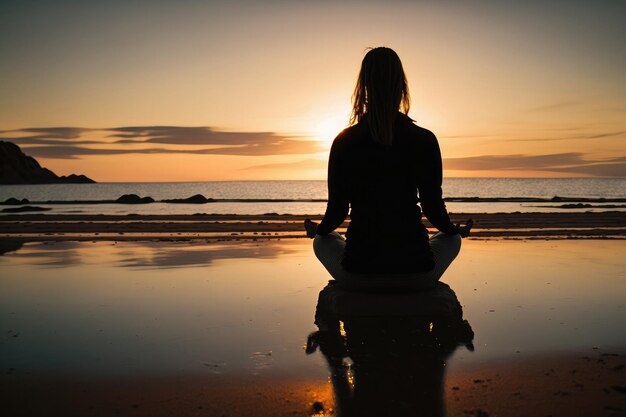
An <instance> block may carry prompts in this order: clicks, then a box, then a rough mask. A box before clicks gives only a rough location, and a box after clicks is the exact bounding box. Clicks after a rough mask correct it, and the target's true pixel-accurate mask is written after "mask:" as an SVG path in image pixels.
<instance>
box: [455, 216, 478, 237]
mask: <svg viewBox="0 0 626 417" xmlns="http://www.w3.org/2000/svg"><path fill="white" fill-rule="evenodd" d="M472 226H474V220H472V219H469V220H467V221H466V222H465V224H464V225H463V226H461V223H457V225H456V228H457V230H458V232H459V234H460V235H461V237H468V236H469V234H470V231H471V230H472Z"/></svg>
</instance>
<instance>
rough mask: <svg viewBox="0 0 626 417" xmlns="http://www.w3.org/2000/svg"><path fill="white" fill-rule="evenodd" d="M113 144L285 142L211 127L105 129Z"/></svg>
mask: <svg viewBox="0 0 626 417" xmlns="http://www.w3.org/2000/svg"><path fill="white" fill-rule="evenodd" d="M107 130H110V131H113V132H115V133H113V134H112V135H109V136H110V137H117V138H123V139H121V140H118V141H116V143H158V144H168V145H254V144H258V143H266V142H276V141H281V140H285V139H287V136H284V135H279V134H277V133H275V132H229V131H221V130H216V129H214V128H211V127H183V126H131V127H119V128H113V129H107Z"/></svg>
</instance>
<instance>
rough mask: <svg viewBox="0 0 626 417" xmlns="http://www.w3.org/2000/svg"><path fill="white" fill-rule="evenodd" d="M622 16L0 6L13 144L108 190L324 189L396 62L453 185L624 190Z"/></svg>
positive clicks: (624, 6) (8, 131)
mask: <svg viewBox="0 0 626 417" xmlns="http://www.w3.org/2000/svg"><path fill="white" fill-rule="evenodd" d="M338 3H340V4H338ZM624 16H626V2H624V1H586V2H577V1H571V2H564V1H563V2H562V1H551V2H545V1H536V2H535V1H531V2H518V1H482V2H479V1H458V2H447V1H438V2H435V1H433V2H417V1H405V2H404V1H363V2H356V1H355V2H336V1H297V0H292V1H237V0H234V1H223V2H209V1H185V0H182V1H181V0H179V1H113V0H110V1H86V0H82V1H54V2H44V1H38V2H33V1H27V0H26V1H24V0H16V1H5V0H0V57H2V58H1V59H0V83H1V84H0V91H1V93H0V139H1V138H4V139H2V140H9V141H12V142H14V143H16V144H18V145H20V146H21V147H22V148H23V150H24V151H25V152H26V153H27V154H29V155H32V156H34V157H36V158H37V159H38V160H39V161H40V163H41V164H42V165H43V166H45V167H47V168H50V169H52V170H53V171H55V172H56V173H57V174H59V175H61V174H63V175H66V174H70V173H77V174H85V175H87V176H89V177H91V178H93V179H95V180H97V181H100V182H107V181H115V182H125V181H203V180H250V179H324V178H325V177H326V160H327V154H328V149H329V146H330V143H331V142H332V140H333V138H334V137H335V136H336V134H337V133H338V132H339V131H340V130H341V129H343V128H344V127H346V126H347V122H348V118H349V113H350V97H351V94H352V90H353V88H354V83H355V81H356V75H357V72H358V69H359V65H360V62H361V59H362V57H363V55H364V52H365V49H366V48H367V47H373V46H388V47H391V48H393V49H395V50H396V51H397V52H398V54H399V55H400V57H401V59H402V61H403V63H404V67H405V70H406V72H407V76H408V80H409V86H410V91H411V96H412V99H413V102H412V103H413V104H412V107H411V111H410V113H409V115H410V116H411V117H412V118H413V119H415V120H416V122H417V123H418V124H419V125H420V126H423V127H426V128H428V129H430V130H432V131H433V132H434V133H435V134H436V135H437V137H438V138H439V141H440V145H441V148H442V154H443V157H444V168H445V171H446V172H445V174H446V175H447V176H487V177H489V176H498V177H513V176H515V177H518V176H531V177H551V176H567V177H571V176H626V142H625V139H626V29H625V28H626V25H624V23H623V20H624Z"/></svg>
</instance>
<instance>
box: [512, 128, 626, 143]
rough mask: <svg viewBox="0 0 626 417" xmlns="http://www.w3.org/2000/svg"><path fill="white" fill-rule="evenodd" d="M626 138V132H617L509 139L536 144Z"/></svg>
mask: <svg viewBox="0 0 626 417" xmlns="http://www.w3.org/2000/svg"><path fill="white" fill-rule="evenodd" d="M620 136H626V130H617V131H613V132H599V133H587V134H580V135H567V136H557V137H553V138H546V137H541V138H521V139H507V141H509V142H534V141H552V140H581V139H582V140H588V139H605V138H614V137H620Z"/></svg>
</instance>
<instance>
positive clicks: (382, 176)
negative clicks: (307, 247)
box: [318, 113, 456, 273]
mask: <svg viewBox="0 0 626 417" xmlns="http://www.w3.org/2000/svg"><path fill="white" fill-rule="evenodd" d="M370 132H371V131H370V129H369V127H368V125H367V118H365V119H363V120H361V121H360V122H359V123H357V124H356V125H354V126H352V127H350V128H348V129H346V130H344V131H343V132H341V134H340V135H339V136H338V137H337V138H336V139H335V141H334V142H333V147H332V149H331V155H330V160H329V172H328V183H329V204H328V208H327V212H326V215H325V216H324V220H323V221H322V223H321V224H320V226H319V228H318V233H320V234H324V233H328V232H329V231H331V230H333V229H334V228H336V227H337V226H338V225H339V224H340V223H341V222H342V221H343V220H344V219H345V217H346V214H347V210H348V205H350V207H351V212H350V218H351V223H350V226H349V228H348V231H347V233H346V238H347V242H346V250H345V256H344V258H343V262H342V264H343V266H344V268H345V269H346V270H347V271H351V272H387V273H389V272H391V273H393V272H415V271H425V270H429V269H431V268H432V267H433V257H432V252H431V251H430V247H429V244H428V232H427V231H426V228H425V227H424V226H423V224H422V223H421V215H422V211H421V209H420V206H418V205H417V202H418V190H419V196H420V199H421V204H422V208H423V209H424V212H425V213H426V215H427V216H428V218H429V220H430V221H431V223H433V225H435V226H436V227H437V228H438V229H439V230H442V231H444V232H447V233H452V234H453V233H456V229H455V227H454V226H453V225H452V223H451V222H450V219H449V217H448V214H447V212H446V209H445V205H444V203H443V200H442V198H441V155H440V152H439V146H438V144H437V139H436V137H435V136H434V135H433V134H432V133H431V132H430V131H428V130H426V129H423V128H421V127H419V126H416V125H415V124H413V123H412V120H411V119H410V118H409V117H407V116H406V115H404V114H402V113H398V114H397V116H396V120H395V123H394V128H393V141H392V144H391V146H388V145H383V144H381V143H379V142H377V141H374V140H373V138H372V136H371V133H370Z"/></svg>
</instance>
